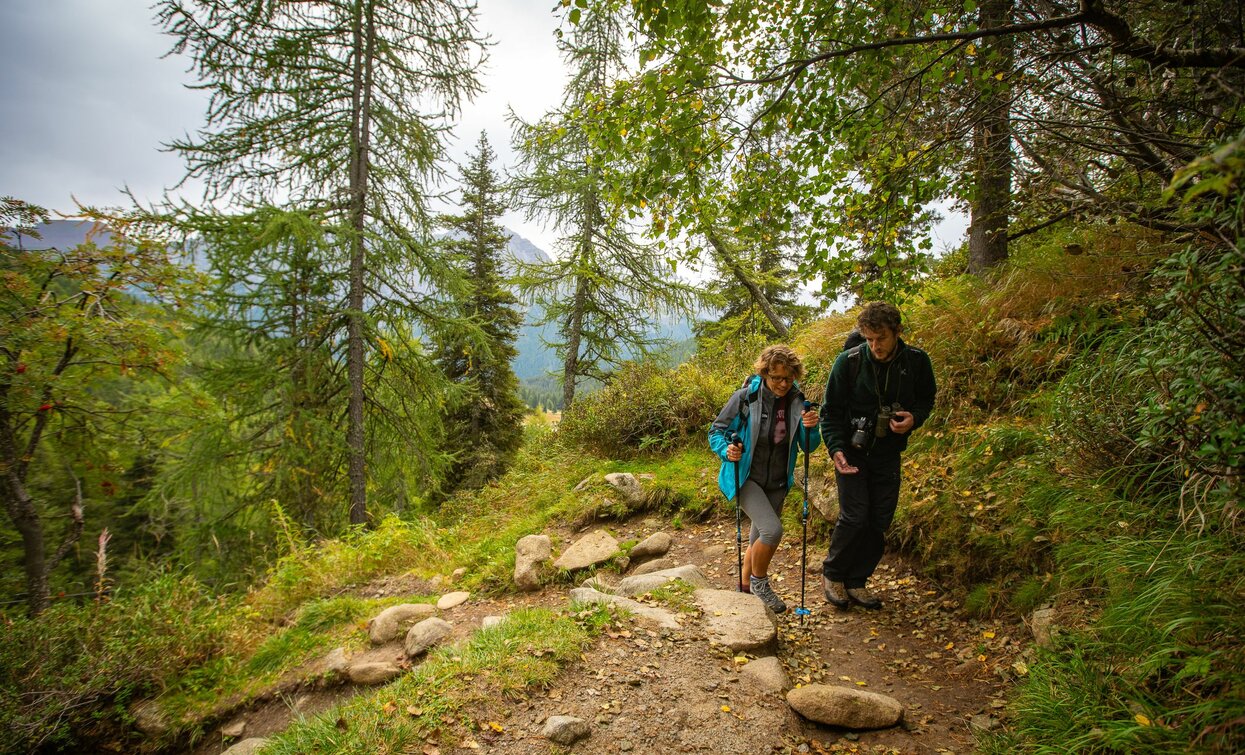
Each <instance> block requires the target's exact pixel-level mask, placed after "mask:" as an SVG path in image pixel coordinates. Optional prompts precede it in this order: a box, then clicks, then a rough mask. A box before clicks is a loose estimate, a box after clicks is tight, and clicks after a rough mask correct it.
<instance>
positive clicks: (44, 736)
mask: <svg viewBox="0 0 1245 755" xmlns="http://www.w3.org/2000/svg"><path fill="white" fill-rule="evenodd" d="M228 613H229V612H228V611H224V610H221V605H220V603H219V602H218V601H215V600H213V599H212V598H211V597H209V596H208V595H207V593H206V592H205V591H204V590H203V589H202V587H201V586H200V585H199V584H198V583H197V582H195V581H194V580H192V579H189V578H179V577H176V576H173V575H169V574H165V575H162V576H159V577H156V578H154V579H152V580H150V581H148V582H145V583H143V584H141V585H140V586H139V587H137V588H136V589H135V590H134V591H133V592H131V593H129V594H119V595H118V596H117V597H116V599H115V600H113V601H110V602H106V603H103V604H98V605H97V604H94V603H88V604H82V605H77V604H67V603H61V604H58V605H53V606H52V608H50V609H49V610H48V611H46V612H45V613H43V614H42V615H41V616H39V617H38V618H36V619H30V618H24V617H23V618H15V619H9V620H7V622H8V623H9V626H7V627H6V630H5V641H4V643H3V644H0V690H3V692H2V693H0V750H4V751H6V752H16V751H27V750H34V749H38V748H58V747H59V748H69V749H73V748H75V747H76V748H78V749H82V748H83V747H84V745H83V743H84V741H91V740H93V739H95V738H97V737H100V736H103V735H104V734H105V733H106V731H105V730H106V729H110V728H113V727H116V726H118V725H120V724H123V723H124V722H125V719H126V717H127V713H126V706H127V705H128V703H130V702H131V701H133V700H135V699H138V698H141V697H143V696H146V695H149V694H151V693H154V692H157V691H159V690H161V689H163V688H164V687H165V686H167V685H168V684H169V683H170V682H171V681H172V680H173V679H174V678H175V677H176V676H177V675H178V674H180V673H182V672H184V671H186V670H187V669H190V668H192V667H194V666H198V665H202V664H203V663H205V662H206V661H208V660H209V659H211V658H212V657H213V656H214V655H216V654H217V653H219V652H221V649H222V647H223V646H224V643H225V641H226V635H227V630H228V624H229V620H228V617H227V614H228ZM110 736H111V734H110Z"/></svg>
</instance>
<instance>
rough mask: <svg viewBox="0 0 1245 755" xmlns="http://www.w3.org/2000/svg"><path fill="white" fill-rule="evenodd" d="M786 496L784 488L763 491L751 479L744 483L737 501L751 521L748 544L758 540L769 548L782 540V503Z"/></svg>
mask: <svg viewBox="0 0 1245 755" xmlns="http://www.w3.org/2000/svg"><path fill="white" fill-rule="evenodd" d="M786 498H787V489H786V488H779V489H778V490H770V491H765V490H762V489H761V486H760V485H758V484H756V483H755V482H753V481H752V480H748V481H747V482H745V483H744V486H743V489H742V490H740V491H739V501H740V504H741V505H742V506H743V510H744V513H745V514H747V515H748V519H749V520H751V522H752V528H751V529H750V530H748V545H752V544H753V543H755V542H756V541H757V540H760V541H761V542H762V543H764V544H766V545H768V546H770V547H771V548H775V547H777V546H778V541H779V540H782V504H783V501H785V500H786Z"/></svg>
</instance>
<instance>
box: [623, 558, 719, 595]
mask: <svg viewBox="0 0 1245 755" xmlns="http://www.w3.org/2000/svg"><path fill="white" fill-rule="evenodd" d="M676 579H680V580H683V581H684V582H686V583H688V584H689V585H691V586H692V587H708V586H709V580H707V579H705V575H704V574H701V572H700V569H698V568H696V567H695V566H693V565H692V564H687V565H685V566H676V567H675V568H673V569H663V570H661V571H655V572H649V573H647V574H633V575H631V576H630V577H625V578H624V579H623V580H622V581H621V582H619V583H618V586H617V587H615V588H614V592H616V593H617V594H619V595H643V594H644V593H646V592H648V591H649V590H656V589H657V588H658V587H661V586H662V585H664V584H666V583H667V582H673V581H674V580H676Z"/></svg>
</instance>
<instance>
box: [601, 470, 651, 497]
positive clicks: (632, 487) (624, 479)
mask: <svg viewBox="0 0 1245 755" xmlns="http://www.w3.org/2000/svg"><path fill="white" fill-rule="evenodd" d="M605 481H606V482H608V483H609V484H610V485H611V486H612V487H613V488H614V489H615V490H617V491H618V492H619V493H622V495H623V498H624V499H625V500H626V501H627V502H628V503H631V504H638V503H643V502H644V488H643V487H641V486H640V481H639V480H637V479H636V477H635V475H633V474H631V473H630V472H614V473H612V474H607V475H605Z"/></svg>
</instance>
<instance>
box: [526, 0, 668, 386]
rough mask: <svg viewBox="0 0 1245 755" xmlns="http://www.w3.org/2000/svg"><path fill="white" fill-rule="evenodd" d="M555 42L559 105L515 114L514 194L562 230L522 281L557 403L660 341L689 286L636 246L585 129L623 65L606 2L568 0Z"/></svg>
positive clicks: (621, 36)
mask: <svg viewBox="0 0 1245 755" xmlns="http://www.w3.org/2000/svg"><path fill="white" fill-rule="evenodd" d="M567 19H568V20H569V22H570V24H571V27H572V28H571V31H570V33H569V34H565V35H562V34H561V33H559V47H560V49H561V50H562V53H563V56H564V58H565V59H566V61H567V63H568V65H569V66H570V68H571V71H572V74H571V80H570V82H569V83H568V85H567V87H566V90H565V94H564V98H563V102H562V106H561V108H560V109H559V110H557V111H556V112H553V113H550V114H548V115H546V116H545V117H544V118H543V119H541V120H540V121H539V122H538V123H535V124H528V123H524V122H522V121H520V120H519V119H517V118H515V119H514V124H515V141H516V148H517V150H518V152H519V154H520V158H521V166H520V175H519V176H518V177H517V178H516V179H515V195H516V197H517V201H518V204H519V206H520V207H522V208H523V209H524V210H525V211H526V212H527V213H528V215H529V216H532V217H538V218H542V219H545V220H549V221H552V222H553V224H554V225H555V226H556V227H557V228H558V229H559V230H560V231H561V232H562V233H563V234H564V235H563V236H562V237H561V239H560V241H559V243H558V252H559V254H558V259H556V260H554V261H553V262H551V263H549V264H545V265H523V266H521V268H522V272H523V274H522V276H521V278H520V281H521V286H522V287H523V289H524V292H525V294H526V295H527V296H528V297H530V298H532V299H533V300H534V301H536V302H537V303H539V304H540V305H541V307H542V308H543V310H544V319H543V320H542V323H541V324H544V323H550V322H554V323H557V324H558V329H559V340H558V341H557V342H556V343H554V344H553V345H554V346H555V348H556V349H557V353H558V356H559V357H560V358H561V360H562V392H563V406H564V408H565V409H570V408H571V406H572V404H573V403H574V400H575V390H576V387H577V385H578V384H579V383H580V382H581V381H582V380H584V379H585V378H595V379H604V378H606V377H607V373H608V371H609V369H610V368H611V367H613V366H615V365H617V364H619V363H621V362H622V361H623V360H624V359H626V358H627V357H629V356H636V355H638V354H640V353H643V352H645V351H647V350H648V349H650V348H651V347H653V346H655V345H657V344H658V343H660V342H661V339H660V338H658V337H657V336H656V335H655V331H654V325H655V322H654V317H653V315H655V314H660V313H665V312H675V311H681V310H682V309H683V308H685V307H686V306H687V305H688V303H689V301H690V299H691V297H692V290H691V288H690V287H689V286H686V285H683V284H680V283H679V282H677V281H676V280H675V279H674V276H673V275H672V270H671V267H670V266H669V264H668V262H667V260H666V258H665V256H664V255H663V254H662V253H661V252H660V250H659V248H658V247H656V246H654V245H650V244H642V243H638V242H637V241H636V240H635V239H634V238H633V237H632V235H631V233H630V229H629V228H628V227H627V221H626V219H625V218H624V217H623V214H622V213H621V211H620V210H619V209H618V208H617V207H616V205H615V204H614V203H612V202H611V200H610V184H609V181H608V179H607V174H608V170H609V166H608V165H606V164H604V163H603V162H602V161H601V159H600V158H599V156H598V155H597V153H596V150H595V147H594V144H593V142H592V139H591V138H590V137H589V135H588V133H587V132H586V131H585V130H584V125H585V120H586V119H587V118H588V114H589V113H590V112H592V111H599V110H600V109H601V108H602V107H604V104H603V103H604V101H605V97H606V95H607V94H608V92H609V91H610V88H611V87H612V85H613V81H614V80H615V79H616V77H617V76H618V74H619V73H620V72H621V71H622V70H623V69H624V54H625V52H626V50H625V48H624V40H625V33H624V28H623V17H622V15H621V12H620V11H619V10H618V9H616V8H614V7H613V4H612V3H610V2H607V1H606V0H592V1H591V2H581V3H577V4H576V7H575V8H572V9H571V10H570V11H569V12H568V14H567Z"/></svg>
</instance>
